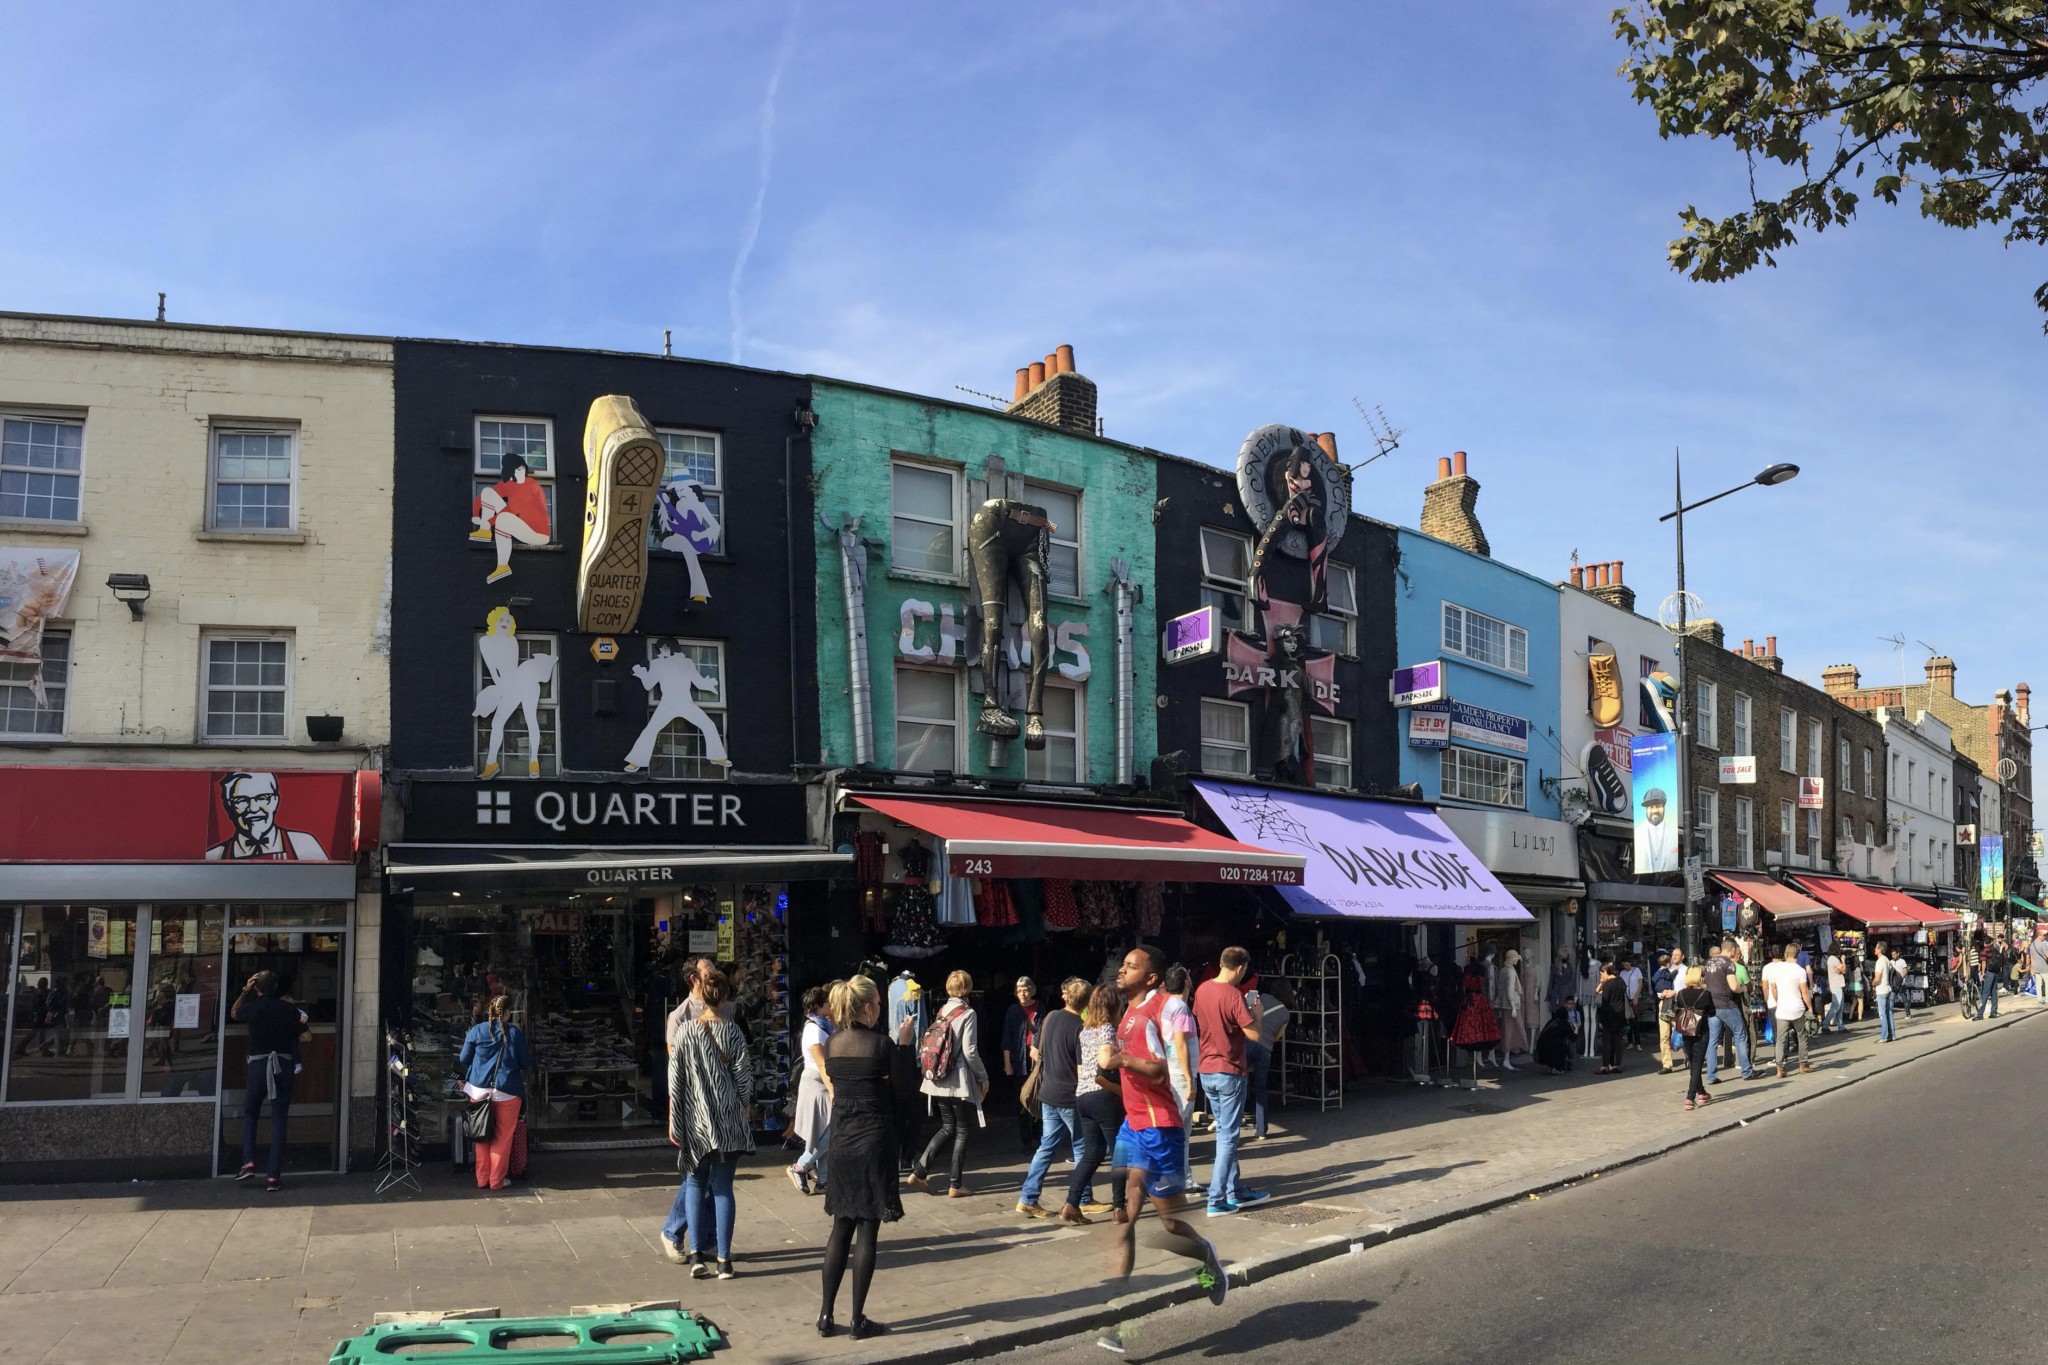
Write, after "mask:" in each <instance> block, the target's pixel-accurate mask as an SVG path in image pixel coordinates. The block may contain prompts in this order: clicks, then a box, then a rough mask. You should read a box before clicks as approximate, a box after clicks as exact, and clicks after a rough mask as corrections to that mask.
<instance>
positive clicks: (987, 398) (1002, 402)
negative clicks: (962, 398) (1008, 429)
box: [953, 384, 1010, 408]
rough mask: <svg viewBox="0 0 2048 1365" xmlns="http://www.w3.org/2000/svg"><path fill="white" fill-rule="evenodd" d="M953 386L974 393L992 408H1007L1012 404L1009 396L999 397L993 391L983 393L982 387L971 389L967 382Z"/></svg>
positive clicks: (964, 391) (963, 391) (961, 390)
mask: <svg viewBox="0 0 2048 1365" xmlns="http://www.w3.org/2000/svg"><path fill="white" fill-rule="evenodd" d="M953 387H954V388H956V389H958V390H960V392H962V393H971V394H973V395H974V396H975V397H976V398H979V399H981V400H982V401H983V402H985V403H987V404H988V405H989V406H990V407H992V408H1007V407H1008V406H1010V400H1009V399H1007V398H998V397H996V396H995V395H994V394H992V393H983V392H982V391H981V390H980V389H970V388H968V387H967V386H966V385H965V384H955V385H954V386H953Z"/></svg>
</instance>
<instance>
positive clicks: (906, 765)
mask: <svg viewBox="0 0 2048 1365" xmlns="http://www.w3.org/2000/svg"><path fill="white" fill-rule="evenodd" d="M896 767H897V769H898V770H899V771H901V772H906V773H929V772H937V771H938V770H940V769H942V768H943V769H947V770H949V771H952V770H957V769H958V768H959V767H960V679H959V676H958V675H957V674H954V673H940V672H937V671H936V670H933V669H926V668H899V669H897V670H896Z"/></svg>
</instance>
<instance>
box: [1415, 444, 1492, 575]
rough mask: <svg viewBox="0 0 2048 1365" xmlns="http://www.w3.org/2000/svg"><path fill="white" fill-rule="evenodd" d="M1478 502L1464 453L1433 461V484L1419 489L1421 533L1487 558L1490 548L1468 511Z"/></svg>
mask: <svg viewBox="0 0 2048 1365" xmlns="http://www.w3.org/2000/svg"><path fill="white" fill-rule="evenodd" d="M1478 502H1479V480H1477V479H1475V478H1473V477H1472V476H1471V475H1470V474H1468V473H1466V472H1465V452H1464V451H1462V450H1457V451H1453V452H1451V458H1450V459H1448V460H1442V459H1440V460H1438V461H1437V462H1436V482H1435V483H1433V484H1431V485H1430V486H1429V487H1427V488H1425V489H1423V490H1422V534H1424V535H1426V536H1434V537H1436V538H1437V539H1438V540H1441V541H1445V542H1448V543H1449V544H1452V545H1455V546H1457V547H1458V548H1459V549H1461V550H1470V551H1471V552H1472V553H1473V554H1478V555H1486V556H1488V557H1491V556H1492V554H1493V548H1492V547H1491V546H1490V545H1488V544H1487V543H1486V532H1485V531H1483V530H1481V529H1480V526H1479V517H1478V516H1477V514H1476V513H1474V512H1473V510H1472V509H1473V508H1474V507H1475V506H1477V505H1478Z"/></svg>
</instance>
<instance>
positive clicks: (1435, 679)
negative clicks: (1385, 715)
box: [1387, 659, 1444, 706]
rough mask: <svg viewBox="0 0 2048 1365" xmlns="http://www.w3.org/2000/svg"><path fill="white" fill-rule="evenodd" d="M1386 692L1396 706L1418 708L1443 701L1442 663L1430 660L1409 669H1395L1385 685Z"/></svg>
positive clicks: (1437, 660)
mask: <svg viewBox="0 0 2048 1365" xmlns="http://www.w3.org/2000/svg"><path fill="white" fill-rule="evenodd" d="M1387 691H1388V693H1389V694H1390V695H1391V696H1392V698H1393V702H1394V705H1396V706H1420V705H1422V704H1423V703H1424V702H1432V701H1442V700H1443V699H1444V661H1443V660H1442V659H1432V660H1431V661H1430V662H1428V663H1426V664H1415V665H1413V666H1412V667H1409V668H1397V669H1395V670H1394V676H1393V677H1392V678H1391V679H1390V680H1389V681H1388V683H1387Z"/></svg>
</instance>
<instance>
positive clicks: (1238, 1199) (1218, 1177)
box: [1195, 948, 1268, 1218]
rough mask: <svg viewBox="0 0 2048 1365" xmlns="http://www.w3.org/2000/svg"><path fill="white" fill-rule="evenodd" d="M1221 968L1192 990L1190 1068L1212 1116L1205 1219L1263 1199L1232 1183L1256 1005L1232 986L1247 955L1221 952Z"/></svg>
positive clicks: (1248, 961)
mask: <svg viewBox="0 0 2048 1365" xmlns="http://www.w3.org/2000/svg"><path fill="white" fill-rule="evenodd" d="M1218 961H1219V965H1220V967H1221V969H1222V970H1220V971H1219V972H1217V974H1216V977H1215V979H1214V980H1212V981H1204V982H1203V983H1202V984H1201V986H1200V987H1199V988H1197V989H1196V991H1195V1028H1196V1030H1197V1031H1198V1032H1199V1034H1200V1036H1201V1039H1202V1057H1201V1061H1200V1063H1199V1064H1198V1065H1197V1067H1196V1070H1198V1071H1199V1072H1200V1073H1201V1078H1202V1093H1203V1094H1205V1095H1207V1096H1208V1097H1209V1112H1210V1113H1212V1114H1214V1115H1215V1116H1216V1170H1215V1172H1214V1174H1212V1175H1211V1176H1210V1178H1209V1216H1210V1217H1211V1218H1218V1217H1221V1216H1223V1215H1224V1214H1229V1213H1236V1212H1237V1211H1238V1209H1240V1208H1242V1207H1243V1206H1244V1205H1246V1204H1256V1203H1258V1202H1259V1201H1260V1200H1262V1199H1265V1198H1267V1197H1268V1196H1267V1194H1266V1192H1265V1191H1264V1190H1253V1189H1247V1188H1245V1185H1244V1183H1243V1182H1242V1181H1241V1180H1239V1179H1238V1171H1237V1132H1238V1128H1239V1126H1240V1125H1241V1124H1242V1123H1243V1122H1244V1101H1245V1093H1246V1091H1247V1089H1248V1088H1249V1081H1248V1080H1247V1078H1246V1075H1245V1064H1244V1045H1245V1043H1246V1042H1254V1043H1256V1042H1258V1041H1259V1023H1258V1018H1259V1017H1258V1015H1257V1014H1256V1013H1254V1011H1255V1010H1257V1009H1258V1007H1259V998H1258V996H1257V995H1256V994H1254V995H1252V996H1250V997H1246V996H1245V995H1244V994H1242V993H1241V992H1240V991H1239V989H1238V983H1239V982H1241V981H1243V980H1244V978H1245V975H1246V974H1247V973H1248V972H1250V971H1251V966H1252V955H1251V954H1250V953H1248V952H1246V951H1245V950H1244V949H1242V948H1225V949H1224V950H1223V956H1222V957H1221V958H1220V959H1219V960H1218Z"/></svg>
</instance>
